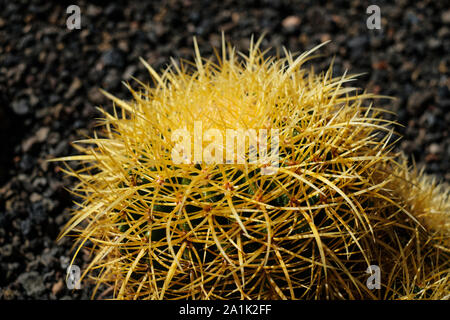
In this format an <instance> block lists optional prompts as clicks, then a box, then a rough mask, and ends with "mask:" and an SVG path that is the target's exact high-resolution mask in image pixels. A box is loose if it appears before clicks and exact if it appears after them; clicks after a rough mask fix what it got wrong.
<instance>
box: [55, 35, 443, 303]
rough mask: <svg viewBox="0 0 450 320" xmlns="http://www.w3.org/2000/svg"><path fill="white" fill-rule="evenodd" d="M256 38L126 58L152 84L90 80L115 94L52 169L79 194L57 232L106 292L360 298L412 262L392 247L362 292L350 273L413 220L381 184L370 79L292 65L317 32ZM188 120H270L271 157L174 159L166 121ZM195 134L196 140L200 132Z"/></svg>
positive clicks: (384, 144) (415, 226)
mask: <svg viewBox="0 0 450 320" xmlns="http://www.w3.org/2000/svg"><path fill="white" fill-rule="evenodd" d="M259 43H260V41H258V42H256V44H253V41H252V45H251V47H250V50H249V53H248V55H242V54H241V55H242V58H241V59H239V58H238V56H237V54H236V53H235V50H234V49H233V48H232V47H231V46H228V47H227V46H225V44H223V48H222V53H221V54H218V55H217V62H216V63H213V62H212V61H210V60H206V61H204V60H203V59H202V58H201V57H200V53H199V51H198V48H197V46H195V52H196V59H195V63H194V64H193V66H194V67H195V70H194V71H190V70H191V69H189V68H187V67H186V65H183V64H181V65H178V64H177V63H175V62H174V63H172V65H171V66H169V67H168V68H167V69H166V70H165V71H164V72H163V73H162V75H159V74H158V73H157V72H156V71H154V70H153V69H152V68H151V67H150V66H149V65H148V64H147V63H146V62H145V61H142V62H143V63H144V64H145V66H146V68H147V69H148V70H149V73H150V75H151V76H152V78H153V79H154V80H155V85H154V86H150V85H148V84H144V83H142V82H139V84H140V87H139V89H138V90H135V89H133V88H132V87H131V86H130V85H129V84H127V87H128V88H129V90H130V92H131V94H132V96H133V99H132V101H123V100H119V99H118V98H116V97H114V96H112V95H110V94H109V93H106V92H105V94H106V95H107V96H108V97H109V98H110V99H111V100H112V101H113V102H114V104H115V106H114V110H113V112H111V113H108V112H106V111H105V110H103V109H100V111H101V112H102V113H103V116H104V118H103V120H102V122H101V125H103V127H104V128H105V130H104V131H103V132H102V133H101V135H102V137H99V136H98V135H97V134H95V136H94V137H93V138H91V139H88V140H82V141H78V142H77V143H76V144H75V147H76V148H77V150H78V151H79V152H80V153H81V155H76V156H70V157H65V158H61V159H57V160H59V161H73V160H76V161H79V162H81V163H82V164H83V165H82V166H81V168H78V169H71V168H70V167H68V169H67V170H65V172H66V173H67V174H69V175H71V176H74V177H76V178H77V180H79V183H78V184H77V185H76V187H75V188H74V190H73V192H74V193H75V194H77V195H78V196H79V197H80V198H81V199H82V201H80V202H79V203H78V207H77V209H76V210H75V212H74V215H73V217H72V218H71V220H70V221H69V222H68V224H67V226H66V228H65V229H64V230H63V232H62V233H61V236H65V235H67V234H74V235H76V237H77V243H78V250H79V249H80V248H81V247H83V246H86V244H87V243H90V246H88V247H89V248H90V250H91V252H92V253H93V254H94V257H93V259H92V262H91V263H90V265H89V267H88V268H87V270H86V271H85V274H87V273H88V272H90V274H91V277H93V278H94V279H96V281H97V288H98V286H99V285H100V284H102V283H105V284H108V285H112V286H113V288H114V297H116V298H126V299H132V298H147V299H183V298H194V299H208V298H209V299H222V298H242V299H278V298H283V299H284V298H288V299H291V298H292V299H293V298H344V297H346V298H362V297H370V298H376V297H381V296H380V295H382V294H384V295H385V296H386V297H399V296H406V295H408V294H409V293H410V291H411V290H412V289H411V286H409V287H408V288H403V289H400V288H399V287H398V286H399V284H398V283H402V281H404V280H405V277H408V276H409V275H410V274H411V272H414V271H410V269H411V268H410V265H407V264H406V262H405V263H401V264H400V265H397V271H396V273H395V274H394V275H392V278H391V279H390V280H389V281H390V282H389V283H386V284H385V285H384V288H383V291H382V292H383V293H380V294H379V295H378V296H377V294H376V293H373V292H372V291H371V290H369V289H368V288H367V287H366V284H365V279H366V278H367V277H368V275H367V274H366V273H365V270H366V268H367V267H368V266H369V265H373V264H377V265H382V266H387V265H388V262H385V261H384V260H383V259H384V256H383V254H381V252H383V250H384V251H385V252H389V254H387V256H390V257H392V256H395V255H397V256H398V253H399V252H403V251H402V249H404V248H406V246H407V245H410V246H414V245H415V244H414V245H411V244H408V242H405V241H406V240H405V239H407V240H410V239H411V237H415V236H414V234H415V233H414V232H417V234H421V236H420V237H423V236H422V234H425V231H424V230H423V228H421V226H420V223H419V222H418V221H417V219H416V217H415V215H413V214H411V213H410V211H408V210H407V209H405V208H406V207H405V205H404V203H402V202H401V201H400V200H399V198H398V197H397V196H396V195H395V193H393V192H392V189H391V188H389V185H390V184H392V183H393V181H394V179H395V176H394V175H393V174H392V172H394V170H393V169H392V168H398V167H399V166H398V164H397V162H396V161H395V158H396V156H397V155H396V154H394V153H393V152H392V151H391V149H392V148H391V144H390V141H391V137H392V136H393V129H392V128H391V125H392V122H390V121H388V120H384V119H383V118H382V117H381V114H382V113H383V111H382V110H379V109H376V108H374V107H373V106H372V104H370V103H365V101H366V100H367V99H370V98H374V97H375V96H374V95H372V94H368V93H358V92H357V90H356V89H355V88H353V87H349V86H348V85H347V84H348V82H350V81H352V80H354V78H355V77H354V76H349V75H346V74H344V75H343V76H341V77H333V76H332V66H331V67H330V68H329V70H328V71H326V72H325V73H322V74H319V75H318V74H315V73H314V72H313V71H312V70H311V71H310V72H307V71H306V70H305V69H303V68H301V66H302V65H303V64H304V63H305V62H306V61H308V60H309V59H310V58H311V53H312V52H313V51H314V50H316V49H317V48H318V47H316V48H315V49H313V50H311V51H308V52H306V53H303V54H301V55H299V56H297V57H294V56H293V55H292V54H290V53H288V52H286V57H285V58H279V59H276V58H272V57H267V56H266V55H265V53H264V52H261V51H260V50H259ZM196 121H201V123H202V129H203V132H205V131H207V130H209V129H213V128H214V129H217V130H219V132H222V133H223V136H225V131H226V130H227V129H235V130H238V129H244V130H248V129H250V128H252V129H256V130H258V129H263V128H264V129H273V128H276V129H277V130H278V143H279V149H278V158H279V164H278V168H276V170H275V172H274V173H273V174H270V175H264V174H262V171H261V170H262V169H264V167H267V165H264V164H261V163H249V161H246V162H244V163H232V164H230V163H205V162H198V161H197V162H196V161H194V159H193V158H190V159H188V160H186V161H185V162H183V163H174V161H173V158H172V152H171V151H172V150H173V149H174V148H175V147H176V141H173V140H172V139H171V137H172V134H173V132H174V131H175V130H176V129H178V128H184V129H186V130H187V131H188V132H193V131H194V126H195V122H196ZM271 139H273V137H272V138H271ZM194 140H195V137H194V139H192V140H191V141H190V142H189V143H190V144H192V150H193V149H194V148H195V146H194V144H195V141H194ZM200 143H201V146H202V147H203V148H208V141H207V139H203V141H201V142H200ZM224 153H225V150H224V149H223V148H220V147H218V148H216V149H215V151H214V154H215V155H216V154H224ZM245 157H246V159H247V160H248V157H249V151H246V153H245ZM396 197H397V198H396ZM398 221H408V222H407V223H406V222H405V223H399V222H398ZM411 230H412V231H411ZM413 231H414V232H413ZM412 234H413V235H412ZM394 235H395V236H394ZM395 237H397V240H398V241H396V240H393V239H394V238H395ZM388 239H390V240H389V241H388ZM417 239H419V236H418V235H417ZM375 240H376V241H375ZM391 240H392V241H391ZM414 243H416V242H414ZM420 246H422V244H420ZM380 248H382V249H380ZM78 250H77V253H78ZM412 252H413V253H414V252H415V251H414V250H413V251H412ZM433 252H434V251H433ZM391 254H392V255H391ZM436 255H437V254H436ZM436 255H432V256H431V258H430V259H437V258H435V257H436ZM409 257H410V256H408V258H409ZM74 258H75V257H74ZM421 259H422V257H421ZM439 259H440V258H439ZM406 260H407V259H406V258H405V261H406ZM423 260H425V253H424V257H423ZM399 266H400V267H399ZM398 268H400V269H398ZM439 270H444V272H445V270H447V272H448V267H447V268H446V266H445V265H444V266H443V267H441V269H439ZM416 271H417V270H416ZM438 274H440V275H441V276H442V274H443V273H442V272H441V273H439V272H438ZM83 276H84V275H83ZM446 279H448V274H447V278H446ZM444 284H445V283H444ZM433 288H437V289H434V291H433V290H432V292H435V291H439V292H441V291H442V286H441V285H436V286H435V287H433ZM94 294H95V292H94Z"/></svg>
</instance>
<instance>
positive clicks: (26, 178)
mask: <svg viewBox="0 0 450 320" xmlns="http://www.w3.org/2000/svg"><path fill="white" fill-rule="evenodd" d="M77 3H78V5H79V7H80V8H81V19H82V23H81V29H80V30H68V29H67V27H66V19H67V17H68V14H66V8H67V7H68V6H69V5H70V4H72V3H71V2H70V1H6V0H0V134H1V143H2V150H1V152H0V299H36V298H40V299H87V298H89V297H90V294H91V290H90V289H91V287H90V286H89V285H88V284H87V283H83V284H82V285H83V288H82V289H81V290H74V291H72V290H69V289H67V287H66V285H65V282H64V276H65V272H66V267H67V264H68V263H69V258H70V257H71V256H72V254H71V251H70V249H71V244H72V242H71V240H70V239H63V240H62V241H61V242H59V243H56V241H55V240H56V237H57V235H58V233H59V231H60V229H61V227H62V226H63V225H64V224H65V222H67V220H68V218H69V212H70V209H71V207H72V199H71V195H70V194H69V193H68V191H66V190H65V187H70V186H71V185H72V184H73V181H71V180H68V179H63V175H62V174H61V173H60V172H59V169H58V165H55V164H53V163H47V162H46V161H45V160H46V159H49V158H52V157H56V156H66V155H69V154H73V153H74V152H75V151H74V150H73V149H72V148H70V144H69V143H70V142H71V141H73V140H77V139H80V138H81V137H83V135H89V134H91V133H92V130H93V126H94V124H95V118H96V117H98V116H99V114H98V113H97V112H96V110H95V106H98V105H106V106H108V105H109V103H108V101H107V100H106V99H105V98H104V97H103V96H102V95H101V94H100V93H99V91H98V88H103V89H106V90H107V91H109V92H112V93H113V94H115V95H117V96H119V97H127V96H128V93H127V90H126V88H124V86H122V85H121V81H128V80H131V77H132V76H134V77H137V78H138V79H142V80H144V81H147V80H148V79H149V77H148V74H147V72H146V70H145V68H144V67H143V65H142V64H141V63H140V62H139V57H143V58H144V59H145V60H147V61H148V62H149V63H150V64H151V65H152V66H154V67H155V68H156V69H160V68H162V67H164V66H165V65H166V64H168V63H169V62H170V60H169V58H170V57H171V56H172V57H174V58H175V59H178V58H188V59H191V58H192V54H193V40H192V37H193V36H194V35H196V36H197V39H198V43H199V45H200V49H201V52H202V53H203V55H204V56H208V55H210V54H212V49H211V46H219V45H220V32H221V30H224V31H225V34H226V37H227V39H228V40H231V41H232V42H233V43H234V44H235V45H236V46H237V48H238V49H240V50H245V49H246V48H247V47H248V44H249V39H250V36H251V35H252V34H255V36H259V35H261V33H262V32H266V34H267V35H266V37H265V40H264V41H263V44H262V46H263V47H264V48H266V47H269V46H271V47H273V48H281V47H282V46H286V47H287V48H288V49H289V50H291V51H303V50H306V49H309V48H311V47H313V46H314V45H317V44H319V43H321V42H323V41H326V40H329V39H330V40H332V42H331V43H330V44H328V45H327V46H325V47H324V48H323V49H321V50H320V53H322V54H324V55H325V57H324V58H320V59H317V60H316V61H315V62H314V64H315V67H316V70H317V69H318V70H323V69H324V68H326V67H327V66H328V65H329V63H330V61H331V57H332V56H333V55H335V56H336V60H335V72H336V75H338V74H342V73H343V72H344V71H345V70H346V69H348V70H349V71H350V72H351V73H359V72H365V75H363V76H361V77H360V79H359V81H358V82H357V83H356V84H357V86H359V87H366V88H368V89H369V90H370V91H373V92H378V93H380V94H384V95H390V96H394V97H396V98H397V100H395V101H388V100H386V101H385V100H382V101H378V102H377V103H378V105H382V106H385V107H387V108H389V109H390V110H392V111H395V112H396V113H397V116H398V118H397V119H398V120H399V122H400V123H401V124H403V125H404V127H403V128H399V131H400V133H401V134H403V135H404V140H403V141H402V142H401V143H400V144H399V146H398V147H399V148H400V149H401V150H403V151H404V152H406V154H407V155H408V156H410V157H411V158H414V159H415V161H416V162H417V163H418V164H419V165H420V166H426V172H428V173H430V174H434V175H436V177H438V179H440V180H441V181H446V182H449V181H450V172H449V158H450V144H449V142H450V139H449V130H448V128H449V124H450V112H449V107H450V90H449V88H450V80H449V78H448V76H449V73H450V55H449V52H450V41H449V40H450V6H448V2H447V5H445V3H446V1H432V0H430V1H423V0H421V1H397V2H396V4H395V5H394V4H390V2H388V1H370V2H366V1H359V0H355V1H333V2H331V1H330V3H326V2H324V1H277V0H267V1H240V0H236V1H231V0H221V1H194V0H182V1H178V0H170V1H116V2H114V3H111V2H110V1H90V2H89V4H88V3H87V2H86V1H77ZM370 4H377V5H379V7H380V8H381V18H382V20H381V26H382V29H381V30H368V29H367V27H366V19H367V17H368V15H367V14H366V8H367V7H368V6H369V5H370ZM274 52H275V51H274ZM88 258H89V256H88V253H87V252H85V253H83V254H81V255H80V256H79V257H78V258H77V260H76V261H75V263H76V264H77V265H79V266H80V267H81V268H82V269H83V267H85V266H86V262H87V261H88ZM105 296H106V297H107V295H105Z"/></svg>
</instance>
